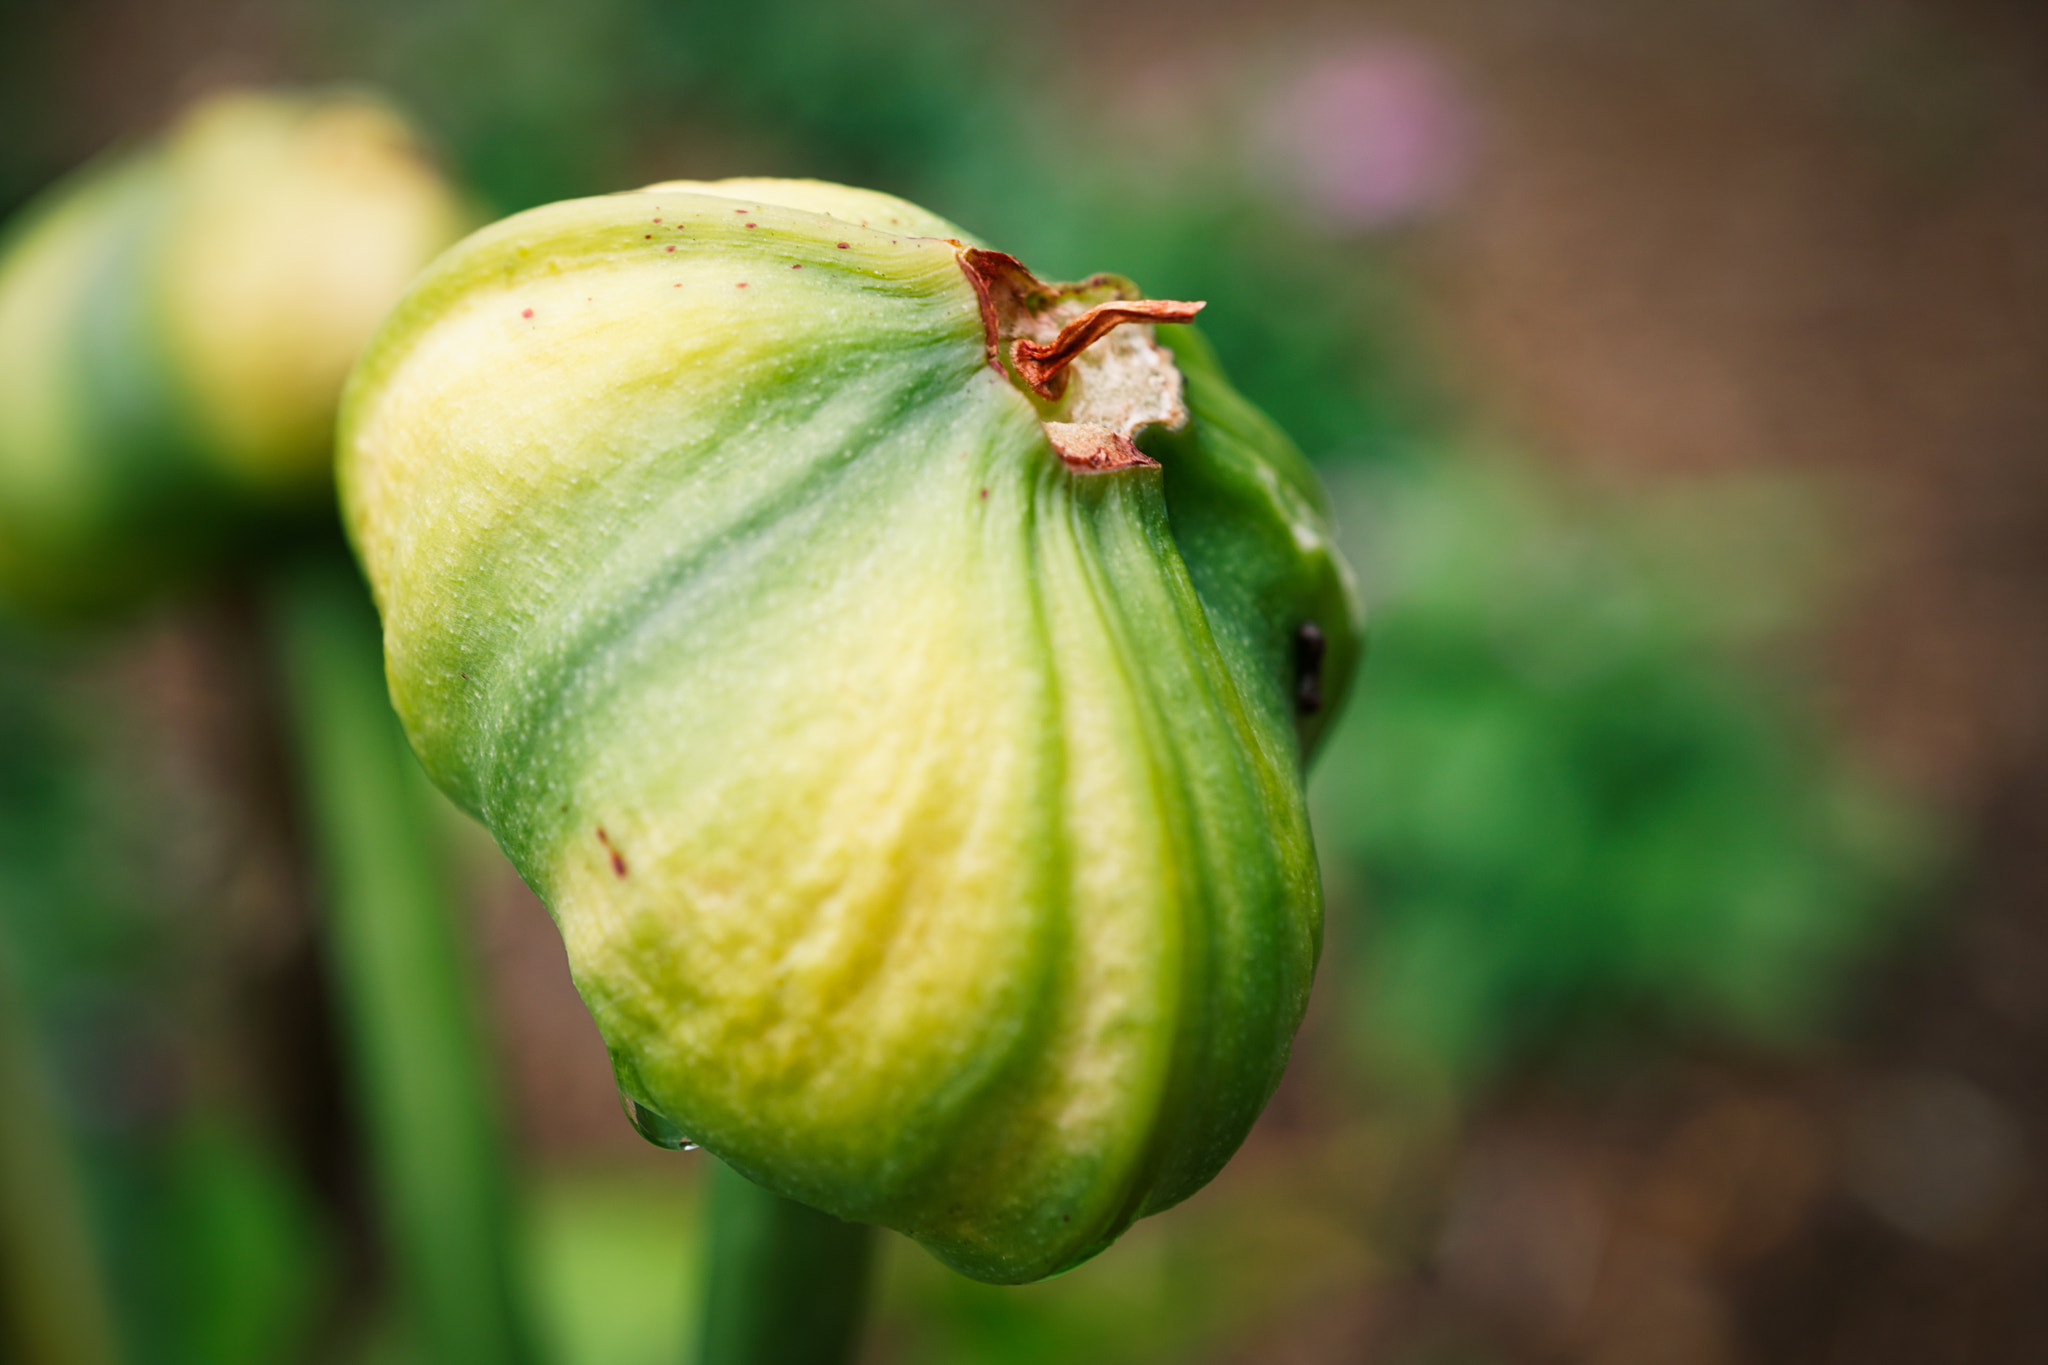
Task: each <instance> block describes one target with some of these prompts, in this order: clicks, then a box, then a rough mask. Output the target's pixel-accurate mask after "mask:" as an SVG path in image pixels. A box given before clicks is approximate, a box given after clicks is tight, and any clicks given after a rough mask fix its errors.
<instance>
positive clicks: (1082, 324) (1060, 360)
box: [1010, 299, 1204, 398]
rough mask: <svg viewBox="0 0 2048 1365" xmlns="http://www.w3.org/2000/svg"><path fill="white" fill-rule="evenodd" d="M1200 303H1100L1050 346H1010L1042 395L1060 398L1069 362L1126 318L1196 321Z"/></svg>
mask: <svg viewBox="0 0 2048 1365" xmlns="http://www.w3.org/2000/svg"><path fill="white" fill-rule="evenodd" d="M1203 307H1204V305H1203V304H1199V303H1180V302H1177V301H1175V300H1173V299H1119V300H1113V301H1111V302H1109V303H1098V304H1096V305H1095V306H1094V307H1093V308H1090V309H1089V310H1088V311H1087V312H1085V313H1083V314H1081V316H1080V317H1077V318H1075V319H1074V320H1073V321H1072V322H1070V323H1068V324H1067V325H1066V326H1064V327H1062V328H1060V334H1059V335H1058V336H1056V337H1054V338H1053V341H1052V344H1051V345H1050V346H1041V345H1040V344H1039V343H1037V342H1035V341H1019V342H1018V343H1017V344H1016V345H1014V346H1012V347H1011V348H1010V359H1011V361H1012V363H1014V364H1015V365H1016V366H1017V373H1018V374H1021V375H1023V376H1024V382H1025V383H1027V384H1029V385H1031V387H1032V388H1033V389H1034V390H1035V391H1036V392H1037V393H1038V395H1039V397H1041V398H1058V397H1059V396H1060V395H1061V394H1062V393H1064V392H1065V391H1066V387H1067V383H1066V380H1067V366H1068V365H1070V364H1072V363H1073V361H1074V358H1075V357H1076V356H1078V355H1080V354H1081V352H1083V351H1085V350H1087V349H1088V348H1089V347H1090V346H1093V345H1094V344H1095V343H1096V342H1098V341H1100V340H1101V339H1102V338H1103V337H1104V336H1106V335H1108V333H1109V331H1110V329H1111V328H1113V327H1117V326H1120V325H1121V324H1123V323H1126V322H1193V321H1194V320H1195V314H1197V313H1199V312H1201V311H1202V309H1203Z"/></svg>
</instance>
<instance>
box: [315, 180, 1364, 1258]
mask: <svg viewBox="0 0 2048 1365" xmlns="http://www.w3.org/2000/svg"><path fill="white" fill-rule="evenodd" d="M1197 306H1198V305H1186V304H1174V303H1160V302H1156V301H1146V300H1141V299H1138V298H1137V296H1136V291H1135V290H1134V289H1132V287H1131V286H1130V285H1129V283H1128V282H1127V281H1123V280H1119V279H1117V278H1115V277H1112V276H1097V277H1095V278H1094V279H1092V280H1089V281H1087V282H1086V283H1084V284H1080V285H1048V284H1044V283H1042V282H1040V281H1038V280H1036V279H1035V278H1033V277H1032V276H1031V275H1030V273H1029V272H1028V271H1026V270H1025V269H1024V268H1023V267H1022V266H1021V265H1019V264H1018V263H1017V262H1016V261H1014V260H1013V259H1011V258H1010V257H1007V256H1003V255H1000V254H999V253H995V252H991V251H986V250H982V249H980V248H978V247H975V246H971V245H968V244H967V243H966V239H965V236H964V234H962V233H961V232H960V231H959V230H958V229H957V228H954V227H952V226H951V225H949V224H947V223H945V222H943V221H941V220H939V219H937V218H934V217H933V216H932V215H930V214H929V213H926V212H924V211H923V210H921V209H918V208H915V207H913V206H911V205H909V204H905V203H903V202H901V201H898V200H895V199H891V198H888V197H886V196H883V195H879V194H873V193H868V192H866V191H861V190H852V189H845V188H841V187H838V186H832V185H822V184H816V183H807V182H792V181H726V182H722V183H717V184H669V185H657V186H654V187H652V188H650V189H647V190H643V191H639V192H637V193H631V194H618V195H611V196H607V197H603V198H596V199H584V200H577V201H574V202H569V203H561V204H554V205H550V206H548V207H545V208H540V209H535V210H533V211H531V212H529V213H523V214H520V215H518V216H517V217H514V218H511V219H508V220H506V221H504V222H502V223H499V224H497V225H495V226H493V227H490V228H487V229H485V230H484V231H482V232H479V233H477V234H476V235H474V236H472V237H471V238H469V239H468V240H467V241H466V242H464V243H463V244H461V245H460V246H458V247H457V248H455V249H454V250H453V251H451V252H449V253H448V254H447V255H446V256H444V257H442V258H441V260H440V261H439V262H438V263H437V264H436V265H435V266H434V267H433V268H432V269H431V270H430V271H429V272H428V273H427V274H426V275H424V276H423V277H422V278H421V280H420V282H419V283H418V285H417V286H416V287H415V288H414V290H413V292H412V294H411V295H410V296H409V297H408V298H407V300H406V302H405V303H404V304H403V305H402V306H401V307H400V308H399V310H398V311H397V312H396V313H395V314H394V316H393V318H392V320H391V321H390V322H389V323H388V324H387V325H386V327H385V329H384V330H383V331H382V332H381V333H380V334H379V336H378V338H377V340H376V341H375V342H373V343H372V345H371V347H370V349H369V350H368V351H367V352H366V353H365V355H364V357H363V360H362V361H361V363H360V364H359V366H358V368H357V370H356V373H355V376H354V378H353V379H352V380H351V383H350V388H349V394H348V397H347V399H346V400H345V403H344V409H343V414H342V435H341V479H342V495H343V507H344V512H345V515H346V519H347V522H348V526H349V529H350V532H351V534H352V536H353V537H354V539H355V543H356V545H357V548H358V550H359V551H360V553H361V555H362V558H363V562H364V564H365V565H366V567H367V569H368V572H369V577H370V580H371V584H372V587H373V589H374V591H375V593H376V596H377V600H378V603H379V606H380V608H381V610H382V612H383V615H384V623H385V645H386V652H387V666H388V671H389V676H390V680H391V689H392V696H393V699H394V701H395V702H396V704H397V707H398V710H399V713H400V715H401V716H402V717H403V718H404V721H405V724H406V726H407V729H408V731H409V733H410V734H411V736H412V740H413V743H414V745H415V747H416V748H417V749H418V751H419V754H420V757H421V759H422V760H423V761H424V763H425V764H426V767H427V769H428V771H429V772H430V773H431V774H432V775H433V776H434V778H435V779H436V780H437V781H438V782H439V783H440V784H441V785H442V786H443V787H444V788H445V789H446V790H447V791H448V792H449V793H450V794H451V795H452V796H454V797H455V799H456V800H458V801H459V802H460V803H462V804H463V805H464V806H466V807H467V808H468V809H469V810H471V811H473V812H475V813H476V814H477V815H478V816H479V817H480V818H481V819H482V820H483V821H484V823H485V824H486V825H488V826H489V827H490V829H491V830H492V832H493V833H494V834H495V835H496V836H497V838H498V840H499V842H500V843H501V844H502V845H503V846H504V848H505V850H506V852H507V853H508V854H509V855H510V856H511V858H512V861H513V862H514V863H515V864H516V865H517V866H518V868H519V870H520V872H521V873H522V874H523V875H524V876H525V877H526V879H527V881H528V882H529V883H530V884H531V885H532V886H533V887H534V888H535V889H536V890H537V891H538V892H539V894H540V896H541V898H542V899H543V900H544V901H545V902H546V903H547V905H548V906H549V908H550V910H551V911H552V912H553V914H554V916H555V919H556V921H557V923H558V925H559V926H560V928H561V931H562V936H563V938H564V940H565V942H566V944H567V947H568V952H569V960H570V965H571V968H572V970H573V971H574V974H575V977H576V982H577V985H578V987H579V988H580V989H581V991H582V993H583V997H584V1000H585V1001H586V1002H587V1003H588V1005H589V1007H590V1010H591V1013H592V1014H593V1015H594V1016H595V1018H596V1020H597V1023H598V1026H599V1028H600V1029H601V1030H602V1032H603V1034H604V1037H605V1039H606V1042H607V1043H608V1045H609V1046H610V1049H611V1053H612V1058H613V1063H614V1066H615V1069H616V1071H617V1074H618V1078H619V1084H620V1088H621V1092H622V1094H623V1095H624V1096H625V1098H626V1100H627V1104H628V1108H629V1110H630V1112H632V1113H633V1114H634V1116H635V1121H636V1123H638V1125H639V1126H640V1127H641V1129H642V1131H643V1132H645V1133H647V1134H649V1135H650V1136H651V1137H653V1138H655V1140H657V1141H663V1142H666V1143H668V1144H670V1145H681V1144H682V1143H684V1142H686V1141H687V1142H694V1143H698V1144H701V1145H703V1146H704V1147H706V1148H708V1149H710V1150H711V1151H713V1152H715V1153H716V1154H718V1155H719V1156H720V1157H722V1158H724V1159H725V1160H727V1161H729V1162H730V1163H731V1164H732V1165H734V1166H736V1167H737V1168H739V1169H740V1170H741V1171H742V1172H744V1173H745V1174H747V1175H748V1176H750V1177H752V1178H753V1179H755V1180H756V1181H759V1182H760V1183H762V1184H765V1185H767V1186H769V1187H771V1188H773V1189H775V1190H777V1191H779V1192H781V1193H783V1194H786V1195H788V1196H790V1197H792V1198H795V1199H799V1200H802V1201H804V1202H806V1203H809V1204H812V1205H814V1206H816V1207H818V1208H821V1209H824V1210H827V1211H828V1212H831V1213H834V1214H837V1215H839V1216H841V1217H844V1218H848V1219H854V1220H860V1221H866V1222H875V1223H882V1224H886V1225H888V1226H891V1227H894V1228H897V1229H899V1230H901V1231H903V1232H905V1233H908V1234H909V1235H910V1236H912V1237H915V1238H917V1239H918V1240H919V1241H921V1242H923V1243H924V1244H925V1245H926V1246H927V1247H929V1248H930V1249H931V1250H932V1251H933V1252H934V1253H935V1254H936V1255H938V1256H939V1257H940V1259H942V1260H944V1261H945V1262H947V1263H948V1264H950V1265H952V1266H954V1267H956V1268H957V1269H959V1270H962V1271H964V1272H965V1273H967V1274H969V1275H973V1276H976V1277H977V1278H981V1279H985V1280H992V1281H1001V1282H1020V1281H1026V1280H1031V1279H1036V1278H1038V1277H1041V1276H1044V1275H1048V1274H1051V1273H1053V1272H1055V1271H1058V1270H1061V1269H1063V1268H1065V1267H1068V1266H1072V1265H1074V1264H1076V1263H1078V1262H1080V1261H1081V1260H1083V1259H1085V1258H1087V1257H1088V1256H1090V1255H1092V1254H1094V1253H1095V1252H1097V1251H1100V1250H1101V1249H1102V1248H1103V1247H1105V1246H1106V1245H1108V1244H1109V1242H1110V1241H1111V1240H1113V1239H1114V1238H1115V1237H1116V1236H1117V1234H1118V1233H1120V1232H1121V1231H1122V1230H1123V1229H1124V1228H1125V1227H1127V1226H1129V1224H1130V1223H1131V1222H1132V1221H1133V1220H1134V1219H1136V1218H1138V1217H1139V1216H1141V1215H1143V1214H1146V1213H1150V1212H1153V1211H1155V1210H1158V1209H1162V1208H1165V1207H1166V1206H1168V1205H1170V1204H1173V1203H1174V1202H1176V1201H1178V1200H1180V1199H1182V1198H1184V1197H1186V1196H1187V1195H1188V1194H1190V1193H1192V1192H1193V1191H1194V1190H1195V1189H1197V1188H1199V1187H1200V1186H1201V1185H1202V1184H1203V1183H1204V1182H1205V1181H1207V1180H1208V1179H1209V1178H1210V1177H1211V1176H1212V1175H1214V1174H1215V1172H1216V1171H1217V1170H1218V1169H1219V1168H1220V1167H1221V1166H1222V1164H1223V1163H1224V1161H1225V1160H1227V1159H1228V1157H1229V1156H1230V1154H1231V1152H1232V1151H1234V1150H1235V1149H1236V1147H1237V1146H1238V1144H1239V1143H1240V1142H1241V1141H1242V1140H1243V1138H1244V1135H1245V1133H1246V1131H1247V1130H1248V1129H1249V1128H1250V1126H1251V1124H1252V1122H1253V1120H1254V1119H1255V1118H1256V1117H1257V1115H1258V1113H1259V1111H1260V1109H1261V1108H1262V1107H1263V1105H1264V1104H1265V1101H1266V1099H1267V1097H1268V1096H1269V1095H1270V1094H1271V1092H1272V1090H1273V1087H1274V1085H1275V1084H1276V1083H1277V1082H1278V1080H1279V1078H1280V1073H1281V1070H1282V1068H1283V1066H1284V1065H1285V1063H1286V1059H1287V1053H1288V1048H1289V1045H1290V1042H1291V1040H1292V1037H1293V1034H1294V1031H1295V1028H1296V1026H1297V1024H1298V1023H1299V1022H1300V1019H1301V1014H1302V1010H1303V1007H1304V1005H1305V1004H1306V1001H1307V997H1308V990H1309V981H1310V977H1311V974H1312V972H1313V969H1314V965H1315V959H1316V953H1317V947H1318V943H1319V936H1320V916H1321V906H1320V891H1319V888H1318V883H1317V873H1316V865H1315V860H1314V855H1313V851H1312V848H1311V845H1310V841H1309V831H1308V824H1307V819H1306V815H1305V813H1304V809H1303V800H1302V765H1303V762H1304V754H1305V750H1306V746H1307V743H1308V742H1309V740H1311V739H1312V737H1313V734H1314V731H1315V727H1316V726H1317V725H1318V724H1319V722H1320V720H1321V717H1322V716H1323V715H1325V714H1327V712H1328V711H1329V710H1330V709H1331V708H1332V707H1333V706H1334V705H1335V703H1336V702H1337V700H1338V698H1339V696H1340V694H1341V692H1342V691H1343V688H1344V685H1345V682H1346V680H1347V677H1348V674H1349V673H1350V670H1351V668H1352V665H1353V662H1354V661H1355V659H1356V656H1357V643H1356V640H1357V636H1356V631H1355V625H1354V607H1353V600H1352V594H1351V589H1350V587H1349V582H1348V574H1347V571H1346V570H1345V568H1344V566H1343V564H1342V563H1341V562H1340V561H1339V559H1338V558H1337V556H1336V553H1335V551H1334V550H1333V549H1332V548H1331V545H1330V541H1329V538H1328V534H1327V526H1326V523H1325V519H1324V512H1323V510H1322V508H1323V504H1322V500H1321V493H1320V492H1319V490H1318V488H1317V486H1316V483H1315V480H1314V477H1313V475H1312V474H1311V472H1310V471H1309V469H1308V467H1307V465H1306V464H1305V462H1304V461H1303V460H1302V459H1301V457H1300V456H1299V455H1298V454H1297V453H1296V452H1295V451H1294V450H1293V449H1292V447H1290V446H1289V444H1288V443H1287V441H1286V439H1285V438H1284V437H1283V436H1281V435H1280V433H1279V432H1278V431H1277V430H1275V429H1274V428H1273V426H1272V425H1271V424H1270V423H1269V422H1268V421H1267V420H1266V419H1265V418H1264V417H1262V416H1261V415H1260V414H1258V413H1257V412H1256V411H1254V410H1253V409H1252V408H1251V407H1250V406H1249V405H1248V404H1247V403H1246V402H1245V401H1244V400H1243V399H1242V398H1240V397H1238V396H1237V395H1236V394H1235V393H1233V392H1232V391H1231V390H1230V388H1229V386H1228V385H1227V384H1226V383H1225V382H1224V380H1223V378H1222V376H1221V375H1220V373H1219V372H1218V370H1217V368H1216V365H1215V362H1214V360H1213V358H1212V357H1211V355H1210V353H1209V351H1208V350H1207V348H1206V347H1205V346H1204V345H1203V343H1202V342H1201V340H1200V339H1199V337H1197V335H1196V334H1195V333H1194V332H1193V331H1192V330H1190V329H1188V328H1186V327H1183V326H1177V325H1166V326H1159V327H1158V328H1157V334H1158V340H1155V339H1154V336H1153V327H1154V323H1155V322H1157V321H1159V320H1162V319H1179V318H1186V317H1188V316H1191V315H1192V312H1193V310H1194V308H1195V307H1197ZM1161 341H1163V342H1164V343H1165V344H1164V346H1162V345H1161V344H1159V343H1160V342H1161Z"/></svg>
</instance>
